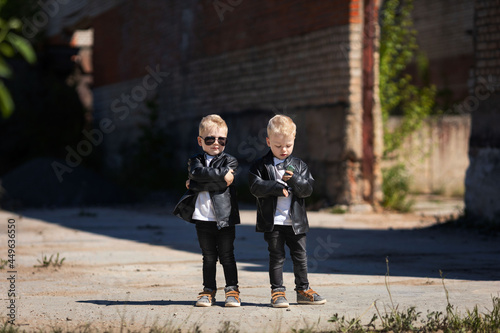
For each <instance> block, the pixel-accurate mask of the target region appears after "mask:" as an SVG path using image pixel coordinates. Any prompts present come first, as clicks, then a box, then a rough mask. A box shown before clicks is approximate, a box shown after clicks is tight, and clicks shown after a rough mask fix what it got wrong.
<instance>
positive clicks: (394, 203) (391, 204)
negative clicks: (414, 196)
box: [382, 164, 414, 212]
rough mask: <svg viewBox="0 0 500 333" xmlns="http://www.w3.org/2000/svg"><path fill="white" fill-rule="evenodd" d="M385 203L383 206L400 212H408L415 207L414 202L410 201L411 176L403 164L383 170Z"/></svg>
mask: <svg viewBox="0 0 500 333" xmlns="http://www.w3.org/2000/svg"><path fill="white" fill-rule="evenodd" d="M382 178H383V185H382V190H383V192H384V201H383V202H382V206H384V207H385V208H388V209H393V210H397V211H400V212H408V211H410V210H411V208H412V207H413V204H414V202H413V200H409V199H408V192H409V189H410V181H411V179H410V176H409V175H408V172H407V170H406V168H405V166H404V165H403V164H397V165H394V166H392V167H390V168H387V169H384V170H382Z"/></svg>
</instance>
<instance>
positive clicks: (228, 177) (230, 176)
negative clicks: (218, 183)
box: [224, 169, 234, 186]
mask: <svg viewBox="0 0 500 333" xmlns="http://www.w3.org/2000/svg"><path fill="white" fill-rule="evenodd" d="M224 180H225V181H226V184H227V186H229V185H231V184H232V183H233V181H234V170H233V169H229V171H228V172H227V173H226V175H225V176H224Z"/></svg>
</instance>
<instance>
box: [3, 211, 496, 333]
mask: <svg viewBox="0 0 500 333" xmlns="http://www.w3.org/2000/svg"><path fill="white" fill-rule="evenodd" d="M459 205H460V203H459ZM416 207H417V211H416V212H415V213H412V214H389V213H378V214H374V213H365V214H344V215H334V214H330V213H327V212H310V213H309V218H310V224H311V231H310V232H309V234H308V255H309V268H310V275H309V279H310V282H311V286H312V288H313V289H315V290H316V291H318V292H319V293H320V294H321V295H323V296H325V297H326V298H327V300H328V302H327V303H326V304H325V305H320V306H311V305H298V304H296V303H295V295H294V291H293V287H294V285H293V273H292V266H291V264H290V260H289V259H288V260H287V263H286V265H285V271H286V273H285V284H286V285H287V286H288V291H287V296H288V299H289V301H290V302H291V305H290V307H289V308H288V309H274V308H272V307H270V306H269V299H270V288H269V282H268V273H267V261H268V260H267V251H266V243H265V242H264V240H263V236H262V234H259V233H256V232H255V231H254V221H255V211H254V210H251V209H248V210H244V209H243V210H242V211H241V217H242V225H240V226H238V227H237V239H236V241H235V246H236V259H237V261H238V269H239V280H240V290H241V298H242V301H243V303H242V306H241V307H240V308H225V307H223V301H224V296H223V290H221V289H222V287H223V286H224V279H223V274H222V269H221V267H220V265H219V271H218V283H219V291H218V295H217V305H216V306H213V307H211V308H196V307H194V306H193V304H194V300H195V299H196V296H197V294H198V292H200V291H201V288H202V286H201V282H202V279H201V255H200V250H199V246H198V243H197V239H196V234H195V231H194V226H193V225H191V224H188V223H185V222H183V221H181V220H179V219H177V218H176V217H174V216H172V215H171V214H170V211H171V207H164V208H158V207H144V206H142V207H135V208H134V207H128V208H123V207H116V208H103V207H88V208H84V209H82V208H67V209H55V210H48V209H47V210H25V211H23V212H22V214H21V215H20V214H16V213H13V212H9V211H0V221H2V223H1V225H2V227H1V230H0V258H1V259H3V260H7V259H9V252H8V244H9V243H8V242H7V240H8V239H9V238H8V230H11V229H15V233H12V232H11V233H10V235H11V238H10V239H14V240H15V248H14V249H15V257H14V258H13V259H15V262H14V264H15V266H14V267H9V264H7V265H6V266H4V267H3V269H2V270H0V275H1V281H3V282H2V284H1V290H0V302H1V303H3V304H1V306H0V309H1V310H0V316H1V317H3V318H5V319H9V317H8V315H9V314H10V315H11V316H14V317H15V323H16V325H19V327H20V328H21V329H22V330H26V331H38V330H41V329H46V330H51V329H53V328H54V327H57V328H60V329H75V328H80V329H82V328H84V327H85V325H90V328H94V329H96V330H99V331H100V330H104V329H109V330H113V331H120V330H122V329H126V330H129V331H140V330H145V329H148V328H151V327H154V326H156V327H168V328H172V329H177V328H180V329H182V331H183V332H186V331H195V328H196V327H199V328H200V329H201V331H203V332H216V331H218V330H221V329H222V328H223V325H224V322H226V321H230V322H231V325H232V326H231V328H235V329H238V330H239V331H240V332H281V331H283V332H285V331H290V329H291V328H296V329H298V328H305V327H315V328H317V329H318V330H320V329H325V330H327V329H329V328H330V329H333V328H334V324H332V323H329V322H328V319H330V318H331V317H332V316H333V315H334V314H336V313H337V314H339V315H340V316H345V317H346V318H348V319H352V318H358V317H360V318H361V320H362V321H363V322H364V323H366V322H368V321H369V320H370V318H371V317H372V314H373V313H375V312H376V307H377V308H378V310H379V311H380V312H381V313H382V314H383V313H385V311H389V310H390V307H391V306H392V304H394V306H398V309H399V310H404V309H407V308H409V307H411V306H415V307H416V308H417V310H418V311H420V312H422V313H423V317H425V315H426V313H427V311H442V312H445V309H446V305H447V298H446V293H445V288H446V290H447V291H448V294H449V300H450V303H451V304H453V305H454V306H455V308H456V309H457V310H458V311H459V312H461V313H465V312H466V310H467V309H472V308H473V307H474V306H476V305H477V306H478V308H479V310H480V311H487V309H491V304H492V297H493V296H500V269H499V267H500V242H499V241H498V235H495V234H485V233H480V232H476V231H471V230H459V229H449V228H442V227H441V228H435V227H430V226H431V225H433V224H434V223H435V221H436V218H435V216H436V215H439V214H441V215H442V214H448V213H450V214H451V213H456V212H457V209H459V208H460V207H458V208H457V203H456V202H451V203H450V202H441V203H440V202H427V203H426V204H420V205H417V206H416ZM440 207H441V208H440ZM9 225H15V227H11V228H10V229H9V227H8V226H9ZM10 244H13V243H12V242H11V243H10ZM11 254H12V252H11ZM57 254H59V259H61V258H64V262H63V264H62V266H60V267H54V266H49V267H37V266H38V265H39V264H40V262H39V261H43V257H47V259H48V258H50V256H51V255H54V257H55V255H57ZM54 257H53V259H54ZM386 258H387V260H388V264H389V278H388V280H386V273H387V264H386ZM11 259H12V257H11ZM440 271H442V274H443V275H444V277H445V278H444V280H443V279H441V277H440ZM12 272H13V273H12ZM12 277H14V279H12ZM9 278H11V280H8V279H9ZM387 281H388V282H389V284H388V285H387V284H386V282H387ZM443 282H444V286H443ZM9 290H10V291H9ZM12 291H14V293H15V296H16V297H15V298H13V299H11V300H9V293H11V292H12ZM391 297H392V302H391ZM12 300H13V301H12ZM12 302H13V303H12ZM11 304H14V306H15V307H14V311H12V306H11ZM374 304H376V307H375V306H374ZM9 306H11V309H9V308H8V307H9Z"/></svg>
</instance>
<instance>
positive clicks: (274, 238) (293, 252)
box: [264, 225, 309, 290]
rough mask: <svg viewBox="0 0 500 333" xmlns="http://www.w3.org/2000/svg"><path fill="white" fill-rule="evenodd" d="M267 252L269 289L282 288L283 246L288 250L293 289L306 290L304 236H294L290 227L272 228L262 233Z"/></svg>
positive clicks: (307, 283)
mask: <svg viewBox="0 0 500 333" xmlns="http://www.w3.org/2000/svg"><path fill="white" fill-rule="evenodd" d="M264 239H265V240H266V242H267V244H268V250H269V278H270V280H271V288H272V289H276V288H284V286H283V264H284V263H285V244H286V245H287V246H288V248H289V249H290V256H291V257H292V261H293V273H294V275H295V289H296V290H308V289H309V281H308V280H307V253H306V234H299V235H295V233H294V232H293V229H292V227H291V226H281V225H277V226H274V230H273V231H271V232H265V233H264Z"/></svg>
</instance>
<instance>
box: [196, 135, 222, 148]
mask: <svg viewBox="0 0 500 333" xmlns="http://www.w3.org/2000/svg"><path fill="white" fill-rule="evenodd" d="M200 138H202V139H203V140H204V141H205V144H206V145H207V146H211V145H213V144H214V143H215V140H216V139H217V142H218V143H219V144H220V145H221V146H222V147H224V146H225V145H226V143H227V138H225V137H218V138H216V137H215V136H206V137H201V136H200Z"/></svg>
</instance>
